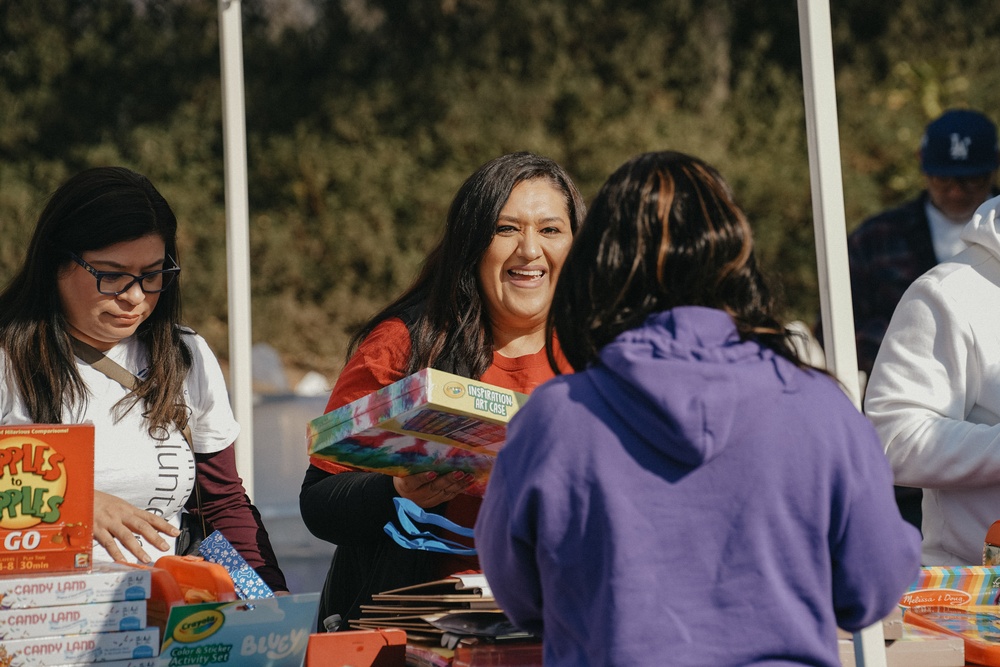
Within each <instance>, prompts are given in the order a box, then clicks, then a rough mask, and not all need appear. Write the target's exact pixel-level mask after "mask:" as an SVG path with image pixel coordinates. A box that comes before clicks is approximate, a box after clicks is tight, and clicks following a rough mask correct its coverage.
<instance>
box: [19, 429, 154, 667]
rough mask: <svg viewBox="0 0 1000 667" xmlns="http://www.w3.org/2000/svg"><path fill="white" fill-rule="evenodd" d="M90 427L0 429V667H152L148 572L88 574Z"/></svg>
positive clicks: (109, 568)
mask: <svg viewBox="0 0 1000 667" xmlns="http://www.w3.org/2000/svg"><path fill="white" fill-rule="evenodd" d="M93 523H94V427H93V426H92V425H89V424H82V425H79V424H74V425H65V424H22V425H18V426H0V665H2V666H3V667H34V666H36V665H37V666H41V665H45V666H49V665H81V664H94V663H100V664H102V665H104V666H105V667H115V666H117V665H129V666H132V667H150V666H151V665H153V664H154V662H155V660H154V658H155V657H156V656H157V655H158V654H159V648H160V641H159V639H160V634H159V631H158V630H157V629H155V628H154V629H147V627H146V600H147V598H148V597H149V594H150V575H149V571H148V570H144V569H141V568H134V567H129V566H127V565H118V564H114V565H101V566H96V567H95V566H92V560H91V559H92V551H93Z"/></svg>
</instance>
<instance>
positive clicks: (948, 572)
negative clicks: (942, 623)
mask: <svg viewBox="0 0 1000 667" xmlns="http://www.w3.org/2000/svg"><path fill="white" fill-rule="evenodd" d="M998 594H1000V566H997V567H983V566H980V565H970V566H956V567H922V568H920V574H919V575H918V576H917V580H916V581H914V582H913V584H911V585H910V588H909V589H908V590H907V591H906V593H904V594H903V597H902V598H901V599H900V601H899V605H900V606H901V607H904V608H906V607H923V606H936V605H952V606H966V605H983V604H998V601H997V595H998Z"/></svg>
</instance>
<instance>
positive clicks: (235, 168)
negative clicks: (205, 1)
mask: <svg viewBox="0 0 1000 667" xmlns="http://www.w3.org/2000/svg"><path fill="white" fill-rule="evenodd" d="M219 52H220V57H221V62H222V139H223V142H222V146H223V163H224V168H225V191H226V194H225V196H226V259H227V261H226V266H227V269H228V278H229V384H230V395H231V398H232V403H233V412H234V413H235V415H236V420H237V421H238V422H239V423H240V436H239V438H237V440H236V467H237V469H238V470H239V472H240V476H241V477H242V478H243V486H244V487H245V488H246V490H247V493H248V494H249V495H250V497H251V498H253V372H252V369H251V361H250V359H251V349H250V348H251V337H250V232H249V228H250V218H249V214H248V210H249V203H248V197H247V145H246V119H245V118H246V117H245V113H246V112H245V109H244V104H243V23H242V13H241V6H240V0H219Z"/></svg>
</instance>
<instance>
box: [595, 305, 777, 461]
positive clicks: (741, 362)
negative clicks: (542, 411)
mask: <svg viewBox="0 0 1000 667" xmlns="http://www.w3.org/2000/svg"><path fill="white" fill-rule="evenodd" d="M778 359H780V357H777V355H775V354H774V353H773V352H772V351H770V350H768V349H766V348H763V347H762V346H761V345H759V344H758V343H756V342H753V341H741V340H740V337H739V332H738V331H737V329H736V325H735V324H734V323H733V320H732V318H731V317H730V316H729V315H728V314H727V313H725V312H724V311H721V310H716V309H713V308H704V307H700V306H682V307H678V308H674V309H672V310H668V311H664V312H660V313H656V314H654V315H651V316H649V318H648V319H647V320H646V321H645V322H644V323H643V325H642V326H641V327H638V328H636V329H631V330H629V331H627V332H625V333H623V334H621V335H620V336H618V337H617V338H616V339H615V340H613V341H612V342H611V343H609V344H608V345H606V346H605V347H604V349H602V350H601V353H600V363H599V364H597V365H596V366H595V367H593V368H592V369H591V370H592V371H593V385H594V389H595V391H597V393H598V394H600V395H601V397H602V398H603V400H604V401H605V402H606V403H607V405H608V407H609V408H610V409H611V410H612V411H614V412H615V413H617V414H619V415H620V416H621V417H622V418H623V419H624V420H625V422H626V423H628V424H630V425H631V427H632V429H633V430H634V432H635V434H636V436H637V437H638V438H640V439H641V440H642V441H643V442H646V443H647V444H648V445H649V446H650V447H651V448H653V449H655V450H657V451H660V452H661V453H662V454H663V455H664V456H667V457H669V458H671V459H673V460H674V461H677V462H679V463H681V464H684V465H688V466H691V467H697V466H699V465H702V464H704V463H706V462H708V461H710V460H712V459H713V458H714V457H715V456H717V455H718V454H719V453H720V452H721V451H722V450H723V449H724V448H725V447H726V444H727V443H728V442H729V441H730V433H731V431H732V429H733V428H734V426H736V425H734V423H733V418H734V415H735V414H736V411H735V410H733V406H734V405H735V404H736V403H737V402H739V401H740V398H741V395H745V394H746V392H747V390H748V386H749V385H752V384H757V383H759V382H760V379H759V378H760V375H761V373H760V364H762V363H764V364H768V365H769V366H772V367H773V372H774V373H775V375H777V377H778V379H779V381H780V382H782V383H783V384H785V385H786V391H787V390H789V387H788V386H787V383H788V379H789V378H790V377H791V376H792V374H791V373H784V374H783V373H781V371H780V368H781V363H779V362H778ZM781 361H782V362H783V361H784V360H781ZM755 378H756V379H755ZM665 380H666V381H665ZM736 427H737V428H738V426H736Z"/></svg>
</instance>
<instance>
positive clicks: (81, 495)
mask: <svg viewBox="0 0 1000 667" xmlns="http://www.w3.org/2000/svg"><path fill="white" fill-rule="evenodd" d="M93 525H94V427H93V425H90V424H82V425H72V424H70V425H67V424H22V425H18V426H0V575H3V576H8V575H21V574H48V573H55V572H86V571H89V570H90V568H91V555H92V551H93V542H92V540H93Z"/></svg>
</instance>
